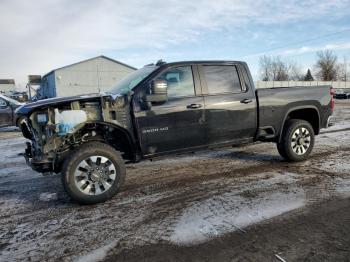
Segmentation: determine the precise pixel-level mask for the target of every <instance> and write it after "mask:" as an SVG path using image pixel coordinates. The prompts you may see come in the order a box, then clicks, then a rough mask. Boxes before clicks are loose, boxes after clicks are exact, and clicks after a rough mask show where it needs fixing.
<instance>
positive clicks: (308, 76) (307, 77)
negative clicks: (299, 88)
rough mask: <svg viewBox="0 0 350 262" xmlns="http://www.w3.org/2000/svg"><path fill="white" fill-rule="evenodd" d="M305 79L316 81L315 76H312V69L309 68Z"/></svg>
mask: <svg viewBox="0 0 350 262" xmlns="http://www.w3.org/2000/svg"><path fill="white" fill-rule="evenodd" d="M304 81H314V77H313V76H312V74H311V71H310V69H308V70H307V73H306V75H305V77H304Z"/></svg>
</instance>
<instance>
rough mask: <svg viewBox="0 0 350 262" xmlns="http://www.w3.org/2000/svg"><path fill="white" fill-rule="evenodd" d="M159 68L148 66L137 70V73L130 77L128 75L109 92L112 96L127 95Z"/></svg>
mask: <svg viewBox="0 0 350 262" xmlns="http://www.w3.org/2000/svg"><path fill="white" fill-rule="evenodd" d="M157 68H158V67H157V66H147V67H143V68H141V69H139V70H136V71H135V72H133V73H131V74H130V75H127V76H126V77H124V78H123V79H122V80H120V81H119V82H118V83H117V84H116V85H115V86H114V87H113V88H112V89H111V90H109V93H112V94H125V93H127V92H128V91H130V90H132V89H133V88H134V87H135V86H136V85H137V84H139V83H140V82H141V81H142V80H143V79H144V78H145V77H147V76H148V75H149V74H151V73H152V72H153V71H154V70H155V69H157Z"/></svg>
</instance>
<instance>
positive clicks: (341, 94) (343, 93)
mask: <svg viewBox="0 0 350 262" xmlns="http://www.w3.org/2000/svg"><path fill="white" fill-rule="evenodd" d="M334 98H335V99H349V98H350V89H347V90H346V89H345V90H344V89H335V91H334Z"/></svg>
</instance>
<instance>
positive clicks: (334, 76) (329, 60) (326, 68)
mask: <svg viewBox="0 0 350 262" xmlns="http://www.w3.org/2000/svg"><path fill="white" fill-rule="evenodd" d="M348 65H349V64H348V61H347V58H346V57H345V56H344V57H343V61H341V62H339V61H338V57H337V56H336V55H335V54H334V52H333V51H332V50H324V51H319V52H317V53H316V63H315V65H314V66H313V68H312V69H313V70H312V72H311V70H310V68H309V69H307V71H306V72H302V68H301V66H300V65H299V64H298V63H296V62H295V61H293V60H288V59H283V58H282V57H281V56H266V55H264V56H262V57H260V58H259V71H260V79H261V80H262V81H314V80H319V81H349V79H348V78H349V71H348Z"/></svg>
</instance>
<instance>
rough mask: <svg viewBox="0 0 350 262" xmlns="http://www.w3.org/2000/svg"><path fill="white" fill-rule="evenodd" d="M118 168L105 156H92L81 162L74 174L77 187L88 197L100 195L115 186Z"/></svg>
mask: <svg viewBox="0 0 350 262" xmlns="http://www.w3.org/2000/svg"><path fill="white" fill-rule="evenodd" d="M115 179H116V168H115V166H114V164H113V162H112V161H111V160H109V159H108V158H107V157H104V156H90V157H88V158H86V159H85V160H83V161H81V162H80V163H79V165H78V166H77V168H76V169H75V172H74V181H75V185H76V187H77V188H78V189H79V191H81V192H82V193H84V194H86V195H100V194H102V193H104V192H106V191H107V190H108V189H110V187H111V186H112V185H113V183H114V180H115Z"/></svg>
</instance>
